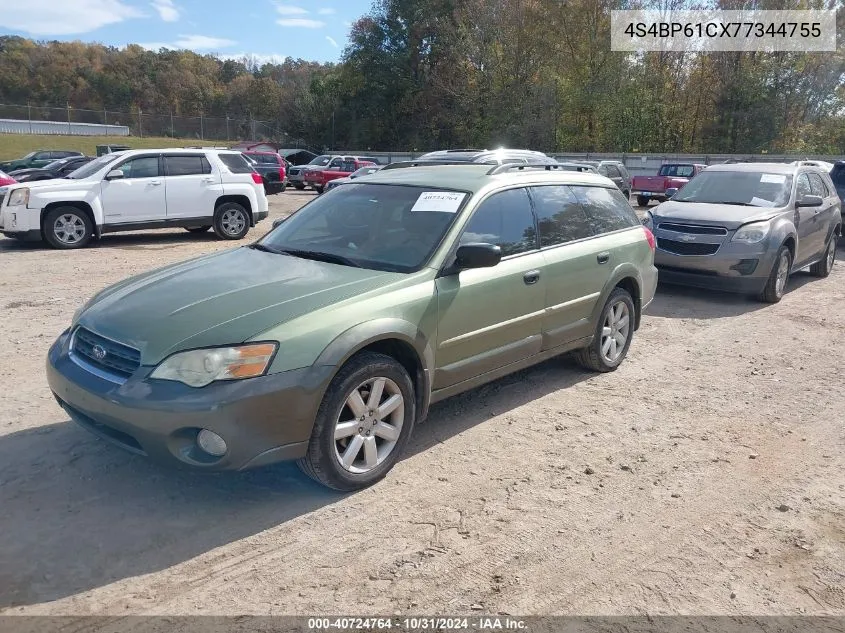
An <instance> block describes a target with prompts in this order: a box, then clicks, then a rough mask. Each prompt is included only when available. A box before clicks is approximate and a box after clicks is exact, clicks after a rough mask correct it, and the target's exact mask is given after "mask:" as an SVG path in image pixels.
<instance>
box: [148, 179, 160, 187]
mask: <svg viewBox="0 0 845 633" xmlns="http://www.w3.org/2000/svg"><path fill="white" fill-rule="evenodd" d="M150 184H151V185H152V186H153V187H158V186H159V185H160V184H161V181H160V180H151V181H150Z"/></svg>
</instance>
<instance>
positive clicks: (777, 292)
mask: <svg viewBox="0 0 845 633" xmlns="http://www.w3.org/2000/svg"><path fill="white" fill-rule="evenodd" d="M791 269H792V254H791V253H790V252H789V248H787V247H786V246H785V245H784V246H781V247H780V249H779V250H778V254H777V256H776V257H775V263H774V264H772V272H770V273H769V279H768V280H767V281H766V286H765V287H764V288H763V292H761V293H760V296H759V299H760V301H763V302H764V303H777V302H778V301H780V300H781V299H783V295H784V293H785V292H786V283H787V282H788V281H789V272H790V270H791Z"/></svg>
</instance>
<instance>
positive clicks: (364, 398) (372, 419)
mask: <svg viewBox="0 0 845 633" xmlns="http://www.w3.org/2000/svg"><path fill="white" fill-rule="evenodd" d="M414 395H415V394H414V385H413V383H412V382H411V378H410V376H409V375H408V372H407V371H406V370H405V368H404V367H403V366H402V365H401V364H399V363H398V362H397V361H396V360H394V359H393V358H391V357H390V356H386V355H384V354H376V353H372V352H365V353H362V354H359V355H357V356H355V357H353V358H352V359H351V360H350V361H349V362H348V363H347V364H346V365H344V366H343V367H342V368H341V370H340V371H339V372H338V374H337V375H336V376H335V377H334V379H333V380H332V382H331V384H330V385H329V388H328V389H327V390H326V394H325V396H324V397H323V402H322V403H321V404H320V409H319V410H318V412H317V417H316V420H315V421H314V429H313V431H312V433H311V439H310V441H309V444H308V452H307V453H306V455H305V457H303V458H302V459H300V460H299V461H298V462H297V464H298V466H299V468H300V469H301V470H302V472H304V473H305V474H306V475H308V476H309V477H311V478H312V479H315V480H316V481H318V482H320V483H321V484H323V485H324V486H327V487H329V488H332V489H334V490H339V491H342V492H350V491H353V490H360V489H362V488H366V487H368V486H371V485H373V484H374V483H376V482H377V481H379V480H380V479H382V478H383V477H384V476H385V475H386V474H387V473H388V472H389V471H390V469H391V468H393V466H394V465H395V464H396V462H397V461H398V459H399V457H400V455H401V454H402V451H403V450H404V448H405V445H406V444H407V443H408V438H409V437H410V436H411V432H412V430H413V428H414V422H415V420H416V405H415V402H416V399H415V397H414Z"/></svg>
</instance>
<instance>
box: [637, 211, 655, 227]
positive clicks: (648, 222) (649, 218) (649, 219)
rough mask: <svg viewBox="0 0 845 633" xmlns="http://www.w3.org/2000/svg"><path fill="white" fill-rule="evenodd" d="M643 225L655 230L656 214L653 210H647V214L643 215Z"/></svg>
mask: <svg viewBox="0 0 845 633" xmlns="http://www.w3.org/2000/svg"><path fill="white" fill-rule="evenodd" d="M640 221H641V222H642V223H643V226H644V227H646V228H647V229H649V230H650V231H653V230H654V216H653V215H652V214H651V211H646V212H645V215H643V218H642V220H640Z"/></svg>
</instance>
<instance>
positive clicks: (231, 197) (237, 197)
mask: <svg viewBox="0 0 845 633" xmlns="http://www.w3.org/2000/svg"><path fill="white" fill-rule="evenodd" d="M227 202H234V203H236V204H239V205H241V206H242V207H243V208H244V209H246V212H247V213H248V214H249V223H250V225H251V226H255V214H254V211H255V210H254V209H253V208H252V202H250V199H249V196H247V195H245V194H242V193H231V194H226V195H223V196H220V197H219V198H217V200H216V201H215V202H214V212H215V213H217V209H218V208H219V207H220V205H222V204H226V203H227Z"/></svg>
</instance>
